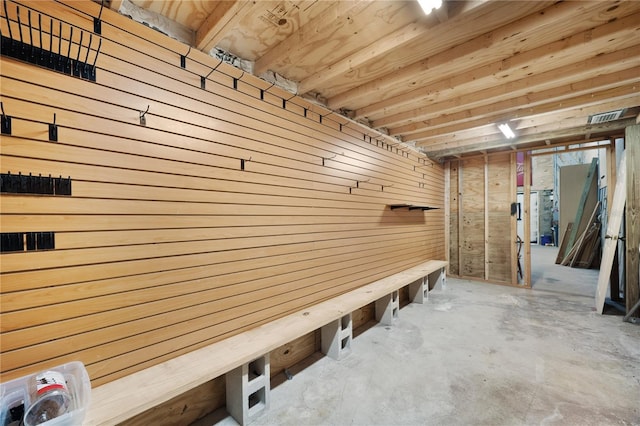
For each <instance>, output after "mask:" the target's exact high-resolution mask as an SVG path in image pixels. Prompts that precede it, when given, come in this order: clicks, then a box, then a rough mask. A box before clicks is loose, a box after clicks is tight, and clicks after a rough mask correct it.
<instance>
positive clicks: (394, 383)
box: [196, 246, 640, 426]
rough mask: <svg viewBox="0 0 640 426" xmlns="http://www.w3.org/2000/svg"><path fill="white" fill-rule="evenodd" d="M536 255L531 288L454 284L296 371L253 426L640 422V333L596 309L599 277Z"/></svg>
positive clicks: (218, 419) (226, 421) (217, 419)
mask: <svg viewBox="0 0 640 426" xmlns="http://www.w3.org/2000/svg"><path fill="white" fill-rule="evenodd" d="M536 247H537V246H536ZM537 248H539V249H541V250H546V249H548V250H549V251H548V252H538V250H537V249H536V253H534V267H533V268H532V272H533V276H534V278H533V282H534V286H533V287H534V288H533V290H525V289H518V288H511V287H504V286H498V285H488V284H481V283H475V282H471V281H466V280H458V279H449V280H448V283H447V285H446V287H445V288H444V289H441V290H436V291H433V292H432V293H431V294H430V297H429V300H428V302H427V303H426V304H424V305H415V304H411V305H408V306H406V307H404V308H403V309H401V311H400V315H399V318H398V320H397V321H396V323H395V324H394V325H393V326H391V327H388V326H381V325H375V326H373V327H372V328H370V329H369V330H367V331H366V332H364V333H362V334H361V335H359V336H358V337H356V338H355V339H354V341H353V344H352V352H351V353H350V354H349V355H348V356H347V357H346V358H344V359H342V360H340V361H334V360H333V359H330V358H327V357H322V356H316V357H312V359H310V360H309V364H310V365H308V366H306V368H303V369H302V368H296V369H292V372H293V373H294V376H293V378H292V380H289V381H285V382H284V383H283V384H281V385H280V386H277V387H276V388H274V389H272V391H271V407H270V409H269V410H268V411H267V412H266V413H264V414H263V415H261V416H260V417H258V418H257V419H256V420H255V421H254V422H253V423H251V424H252V425H296V426H297V425H492V426H493V425H495V426H497V425H529V424H532V425H533V424H535V425H537V424H540V425H640V326H637V325H633V324H629V323H623V322H622V318H621V317H620V316H606V315H605V316H600V315H597V314H596V313H595V312H594V311H593V304H594V299H593V294H594V292H595V281H596V280H597V273H598V272H597V271H585V270H576V269H571V268H567V267H559V266H556V265H553V267H552V266H551V265H549V264H545V263H544V262H543V261H542V260H540V259H542V258H545V256H546V257H548V258H551V259H552V260H551V264H553V259H555V253H556V250H557V249H556V248H545V247H537ZM547 262H548V261H547ZM196 424H197V425H198V426H204V425H212V424H218V425H235V424H236V423H235V421H234V420H233V419H232V418H230V417H228V416H227V415H226V413H225V412H217V413H214V414H213V415H211V416H209V417H207V418H206V419H202V420H201V421H199V422H197V423H196Z"/></svg>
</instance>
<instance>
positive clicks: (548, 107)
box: [390, 76, 640, 142]
mask: <svg viewBox="0 0 640 426" xmlns="http://www.w3.org/2000/svg"><path fill="white" fill-rule="evenodd" d="M638 78H640V76H639V77H638ZM638 87H639V84H638V83H631V84H626V85H624V86H620V87H614V88H611V89H606V90H600V91H597V92H593V93H584V94H581V95H579V96H576V97H572V98H565V99H560V100H554V101H552V102H549V103H543V104H539V105H535V106H532V107H529V106H527V103H526V102H525V103H524V104H523V103H522V100H511V101H508V102H498V103H497V104H495V105H487V106H486V109H485V108H483V109H477V108H472V109H471V110H467V111H461V112H460V113H457V114H450V115H444V116H442V117H438V119H437V120H430V122H429V123H425V124H426V126H429V128H433V129H434V130H424V131H421V132H418V133H412V134H405V133H403V134H402V135H403V139H404V140H406V141H418V142H419V141H421V140H422V139H426V138H429V137H433V136H437V135H439V134H443V133H451V132H455V131H461V130H465V129H471V128H474V127H479V126H487V125H491V124H494V123H497V122H501V121H506V120H517V119H524V118H526V117H531V116H535V115H539V114H545V113H551V112H554V111H564V110H567V109H575V108H580V107H588V106H596V105H598V104H599V103H602V102H613V101H621V103H625V102H624V99H626V98H634V99H636V97H637V95H638ZM511 102H513V103H512V104H511V105H510V103H511ZM631 106H635V105H631ZM474 114H476V115H477V117H476V116H475V115H474ZM447 123H453V124H451V125H448V126H446V127H445V125H446V124H447ZM438 125H439V126H440V127H441V131H440V132H437V131H436V126H438ZM390 132H391V134H392V135H397V134H399V133H398V132H396V131H394V130H393V129H392V130H391V131H390Z"/></svg>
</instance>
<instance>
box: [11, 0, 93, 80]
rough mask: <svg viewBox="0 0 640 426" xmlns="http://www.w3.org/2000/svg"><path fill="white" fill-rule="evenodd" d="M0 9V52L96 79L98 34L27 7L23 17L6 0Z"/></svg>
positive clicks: (21, 59)
mask: <svg viewBox="0 0 640 426" xmlns="http://www.w3.org/2000/svg"><path fill="white" fill-rule="evenodd" d="M9 5H11V6H9ZM2 12H3V15H4V16H3V18H4V20H5V21H6V24H5V23H3V25H1V26H0V29H2V31H1V32H0V36H1V38H2V44H1V50H0V52H1V54H2V56H8V57H11V58H14V59H18V60H20V61H23V62H28V63H31V64H34V65H37V66H41V67H44V68H47V69H50V70H53V71H57V72H60V73H63V74H66V75H69V76H73V77H77V78H81V79H84V80H89V81H96V62H97V60H98V56H99V55H100V49H101V47H102V38H100V37H94V35H93V33H87V32H86V31H84V30H82V29H80V28H77V27H74V26H72V25H69V24H63V23H62V21H59V20H57V19H55V20H54V18H52V17H44V18H43V15H42V14H40V13H38V12H35V11H34V12H32V10H31V9H28V8H27V9H26V17H25V13H24V9H20V6H19V5H17V4H14V3H13V2H9V1H7V0H3V8H2ZM98 20H99V19H98ZM56 30H57V31H56Z"/></svg>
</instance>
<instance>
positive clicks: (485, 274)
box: [446, 153, 517, 284]
mask: <svg viewBox="0 0 640 426" xmlns="http://www.w3.org/2000/svg"><path fill="white" fill-rule="evenodd" d="M512 163H513V162H512V161H511V156H510V154H508V153H507V154H499V155H490V156H484V157H482V156H481V157H473V158H468V159H461V160H454V161H450V162H449V163H448V164H447V165H446V166H447V167H450V170H451V172H450V178H449V188H450V194H449V197H450V199H451V204H450V206H451V214H450V216H451V217H450V235H449V238H450V247H449V265H450V274H451V275H454V276H461V277H468V278H475V279H480V280H486V281H491V282H498V283H505V284H517V283H516V282H514V278H513V277H514V275H513V274H512V271H513V268H515V267H516V266H515V257H514V253H513V250H512V248H513V246H514V244H515V236H514V235H512V234H513V231H512V230H511V226H510V224H511V222H512V221H513V220H514V218H513V217H512V216H511V215H510V212H511V203H512V202H513V201H515V188H514V185H513V184H512V183H513V182H512V180H513V178H514V176H515V169H514V164H512ZM512 175H513V176H512Z"/></svg>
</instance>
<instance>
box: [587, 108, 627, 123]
mask: <svg viewBox="0 0 640 426" xmlns="http://www.w3.org/2000/svg"><path fill="white" fill-rule="evenodd" d="M621 115H622V110H621V109H619V110H617V111H609V112H603V113H602V114H595V115H591V116H589V124H600V123H606V122H607V121H613V120H617V119H619V118H620V116H621Z"/></svg>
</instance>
